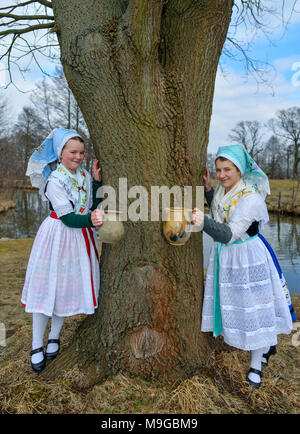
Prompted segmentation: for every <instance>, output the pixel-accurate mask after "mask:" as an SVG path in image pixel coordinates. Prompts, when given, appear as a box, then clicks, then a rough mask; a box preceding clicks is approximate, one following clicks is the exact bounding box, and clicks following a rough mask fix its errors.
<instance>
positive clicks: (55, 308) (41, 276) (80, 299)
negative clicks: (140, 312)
mask: <svg viewBox="0 0 300 434" xmlns="http://www.w3.org/2000/svg"><path fill="white" fill-rule="evenodd" d="M99 286H100V270H99V261H98V242H97V236H96V232H95V230H94V229H92V228H84V229H79V228H69V227H67V226H66V225H64V224H63V223H62V222H61V221H60V220H59V219H55V218H52V217H50V216H49V217H47V218H46V219H45V220H44V221H43V223H42V224H41V226H40V228H39V230H38V233H37V235H36V237H35V240H34V243H33V246H32V250H31V254H30V257H29V261H28V266H27V271H26V277H25V283H24V287H23V291H22V297H21V303H22V305H24V306H25V312H39V313H43V314H45V315H47V316H52V315H53V314H55V315H57V316H64V317H65V316H72V315H76V314H93V313H94V311H95V309H96V308H97V306H98V294H99Z"/></svg>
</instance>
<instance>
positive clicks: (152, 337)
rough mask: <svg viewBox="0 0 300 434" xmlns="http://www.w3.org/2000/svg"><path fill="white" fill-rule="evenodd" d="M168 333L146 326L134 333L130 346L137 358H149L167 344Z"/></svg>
mask: <svg viewBox="0 0 300 434" xmlns="http://www.w3.org/2000/svg"><path fill="white" fill-rule="evenodd" d="M167 340H168V337H167V334H166V333H162V332H158V331H156V330H154V329H150V328H148V327H144V328H143V329H141V330H139V331H137V332H135V333H132V335H131V337H130V347H131V350H132V354H133V355H134V357H135V358H136V359H147V358H149V357H152V356H155V355H156V354H157V353H160V352H161V351H162V349H163V347H164V346H165V345H166V344H167Z"/></svg>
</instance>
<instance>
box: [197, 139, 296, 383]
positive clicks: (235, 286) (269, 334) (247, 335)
mask: <svg viewBox="0 0 300 434" xmlns="http://www.w3.org/2000/svg"><path fill="white" fill-rule="evenodd" d="M215 164H216V176H217V180H218V181H219V182H218V184H217V187H216V189H215V191H214V189H213V188H212V187H211V185H210V179H209V173H208V171H207V174H206V176H205V177H204V181H205V196H206V199H207V202H208V204H209V207H210V215H209V216H207V215H204V214H203V213H202V212H201V211H199V210H197V209H195V210H194V217H193V222H194V223H195V224H197V225H199V226H201V228H203V230H204V231H205V232H207V233H208V234H209V235H210V236H212V238H213V239H214V241H215V243H214V244H213V247H212V250H211V254H210V258H209V263H208V268H207V277H206V285H205V292H204V300H203V309H202V324H201V330H202V331H204V332H209V331H212V332H213V335H214V336H215V337H217V336H218V335H219V334H221V335H223V337H224V341H225V342H226V343H227V344H228V345H231V346H233V347H236V348H239V349H241V350H246V351H251V366H250V370H249V372H248V375H247V380H248V382H249V384H250V385H251V386H252V387H255V388H258V387H260V384H261V377H262V364H267V363H268V359H269V357H270V355H272V354H275V352H276V344H277V335H278V334H281V333H283V334H288V333H290V332H291V330H292V317H291V313H290V310H289V306H288V303H287V301H286V296H285V294H284V291H283V288H282V281H281V279H280V275H279V273H278V271H277V269H276V266H275V263H274V261H273V259H272V255H271V254H270V249H268V248H267V245H266V243H265V242H264V241H265V240H264V239H263V237H262V236H261V235H260V234H259V231H260V230H261V229H262V228H263V225H264V224H265V223H267V222H268V220H269V216H268V211H267V207H266V204H265V197H266V195H267V194H270V188H269V182H268V178H267V176H266V175H265V173H264V172H263V171H262V170H261V169H260V168H259V167H258V165H257V164H256V163H255V161H254V160H253V159H252V158H251V156H250V155H249V154H248V152H247V151H246V150H245V149H244V147H243V146H241V145H232V146H223V147H220V148H219V149H218V152H217V155H216V160H215Z"/></svg>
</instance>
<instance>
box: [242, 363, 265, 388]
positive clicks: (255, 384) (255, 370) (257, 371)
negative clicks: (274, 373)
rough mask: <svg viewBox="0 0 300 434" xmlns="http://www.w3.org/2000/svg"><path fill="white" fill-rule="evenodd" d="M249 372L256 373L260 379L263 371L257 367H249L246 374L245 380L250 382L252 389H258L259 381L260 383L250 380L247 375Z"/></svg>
mask: <svg viewBox="0 0 300 434" xmlns="http://www.w3.org/2000/svg"><path fill="white" fill-rule="evenodd" d="M250 372H253V374H257V375H259V376H260V379H262V376H263V373H262V371H259V370H258V369H254V368H250V369H249V371H248V374H247V378H246V380H247V381H248V383H249V384H250V386H251V387H254V389H259V388H260V385H261V382H260V383H255V381H252V380H250V378H249V377H248V376H249V374H250Z"/></svg>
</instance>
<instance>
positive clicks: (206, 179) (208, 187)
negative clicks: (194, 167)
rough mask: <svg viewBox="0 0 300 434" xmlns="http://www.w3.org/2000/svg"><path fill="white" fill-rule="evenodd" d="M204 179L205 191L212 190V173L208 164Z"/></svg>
mask: <svg viewBox="0 0 300 434" xmlns="http://www.w3.org/2000/svg"><path fill="white" fill-rule="evenodd" d="M203 181H204V188H205V191H210V190H211V183H210V173H209V170H208V167H207V166H206V172H205V175H203Z"/></svg>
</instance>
